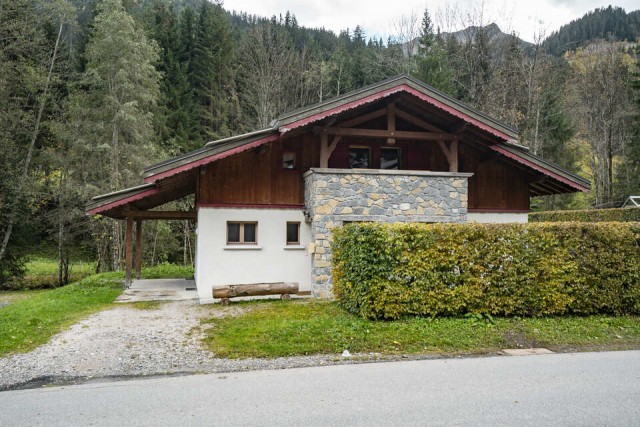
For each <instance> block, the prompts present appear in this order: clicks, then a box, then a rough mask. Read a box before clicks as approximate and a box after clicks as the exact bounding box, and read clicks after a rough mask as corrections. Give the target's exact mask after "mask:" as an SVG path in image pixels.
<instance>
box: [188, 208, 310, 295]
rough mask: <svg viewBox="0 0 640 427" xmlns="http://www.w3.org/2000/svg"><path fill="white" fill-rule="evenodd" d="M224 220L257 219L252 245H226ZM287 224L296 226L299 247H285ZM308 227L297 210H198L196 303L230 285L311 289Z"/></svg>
mask: <svg viewBox="0 0 640 427" xmlns="http://www.w3.org/2000/svg"><path fill="white" fill-rule="evenodd" d="M227 221H256V222H257V223H258V232H257V240H258V243H257V245H255V246H254V245H227V244H226V241H227ZM287 221H291V222H293V221H296V222H300V243H301V244H300V246H290V245H289V246H288V245H287V244H286V226H287ZM310 242H311V226H310V224H307V223H306V222H305V221H304V215H303V213H302V210H301V209H256V208H247V209H244V208H218V207H215V208H213V207H199V208H198V229H197V248H196V276H195V277H196V285H197V287H198V296H199V297H200V302H201V303H207V302H213V298H212V296H211V288H212V287H214V286H224V285H233V284H248V283H268V282H298V284H299V289H300V291H310V290H311V256H312V255H309V254H308V253H307V250H306V249H307V246H308V245H309V243H310Z"/></svg>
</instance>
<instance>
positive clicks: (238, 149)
mask: <svg viewBox="0 0 640 427" xmlns="http://www.w3.org/2000/svg"><path fill="white" fill-rule="evenodd" d="M278 138H280V135H270V136H267V137H265V138H260V139H258V140H256V141H253V142H251V143H249V144H246V145H241V146H239V147H236V148H234V149H232V150H227V151H225V152H222V153H218V154H213V155H211V156H208V157H204V158H202V159H200V160H196V161H193V162H191V163H187V164H186V165H182V166H178V167H176V168H173V169H169V170H166V171H164V172H160V173H158V174H155V175H149V176H148V177H146V178H145V179H144V181H145V182H155V181H157V180H159V179H163V178H167V177H169V176H173V175H175V174H178V173H180V172H184V171H187V170H190V169H194V168H197V167H198V166H203V165H206V164H209V163H211V162H214V161H216V160H220V159H224V158H226V157H229V156H233V155H234V154H238V153H241V152H243V151H247V150H250V149H252V148H255V147H259V146H261V145H263V144H267V143H269V142H272V141H275V140H277V139H278Z"/></svg>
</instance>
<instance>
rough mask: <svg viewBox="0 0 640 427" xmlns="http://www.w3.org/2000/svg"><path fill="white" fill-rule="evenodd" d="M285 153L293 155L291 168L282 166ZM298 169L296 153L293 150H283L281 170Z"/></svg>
mask: <svg viewBox="0 0 640 427" xmlns="http://www.w3.org/2000/svg"><path fill="white" fill-rule="evenodd" d="M287 154H290V155H292V156H293V167H292V168H286V167H284V156H286V155H287ZM297 169H298V153H296V152H295V151H293V150H284V151H283V152H282V170H285V171H294V170H297Z"/></svg>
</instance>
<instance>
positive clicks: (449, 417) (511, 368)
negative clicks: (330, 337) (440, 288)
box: [0, 351, 640, 426]
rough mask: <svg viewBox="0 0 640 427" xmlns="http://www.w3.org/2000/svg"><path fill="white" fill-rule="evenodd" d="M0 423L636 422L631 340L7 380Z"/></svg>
mask: <svg viewBox="0 0 640 427" xmlns="http://www.w3.org/2000/svg"><path fill="white" fill-rule="evenodd" d="M0 374H1V373H0ZM0 425H2V426H27V425H28V426H38V425H46V426H69V425H122V426H130V425H154V426H159V425H171V426H179V425H209V426H210V425H225V426H226V425H260V426H265V425H298V426H301V425H304V426H310V425H336V426H337V425H367V426H370V425H380V426H398V425H468V426H477V425H487V426H499V425H509V426H513V425H518V426H529V425H532V426H533V425H535V426H553V425H560V426H640V351H625V352H603V353H579V354H553V355H539V356H512V357H508V356H502V357H486V358H470V359H440V360H424V361H407V362H393V363H372V364H361V365H341V366H326V367H317V368H300V369H288V370H280V371H253V372H236V373H228V374H214V375H192V376H184V377H164V378H155V379H141V380H130V381H118V382H101V383H93V384H83V385H74V386H66V387H53V388H44V389H33V390H22V391H8V392H1V393H0Z"/></svg>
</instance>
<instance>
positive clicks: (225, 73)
mask: <svg viewBox="0 0 640 427" xmlns="http://www.w3.org/2000/svg"><path fill="white" fill-rule="evenodd" d="M232 61H233V45H232V41H231V35H230V29H229V24H228V23H227V20H226V18H225V16H224V12H223V10H222V7H221V6H220V5H213V4H211V3H208V2H203V3H202V6H201V7H200V12H199V16H198V23H197V26H196V31H195V40H194V46H193V56H192V60H191V69H192V75H191V78H192V85H193V90H194V91H195V94H196V97H197V103H198V113H199V118H200V134H201V138H202V142H207V141H209V140H211V139H217V138H221V137H226V136H229V135H230V134H231V128H230V125H229V123H230V120H232V117H231V116H232V111H233V99H234V84H233V79H232Z"/></svg>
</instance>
